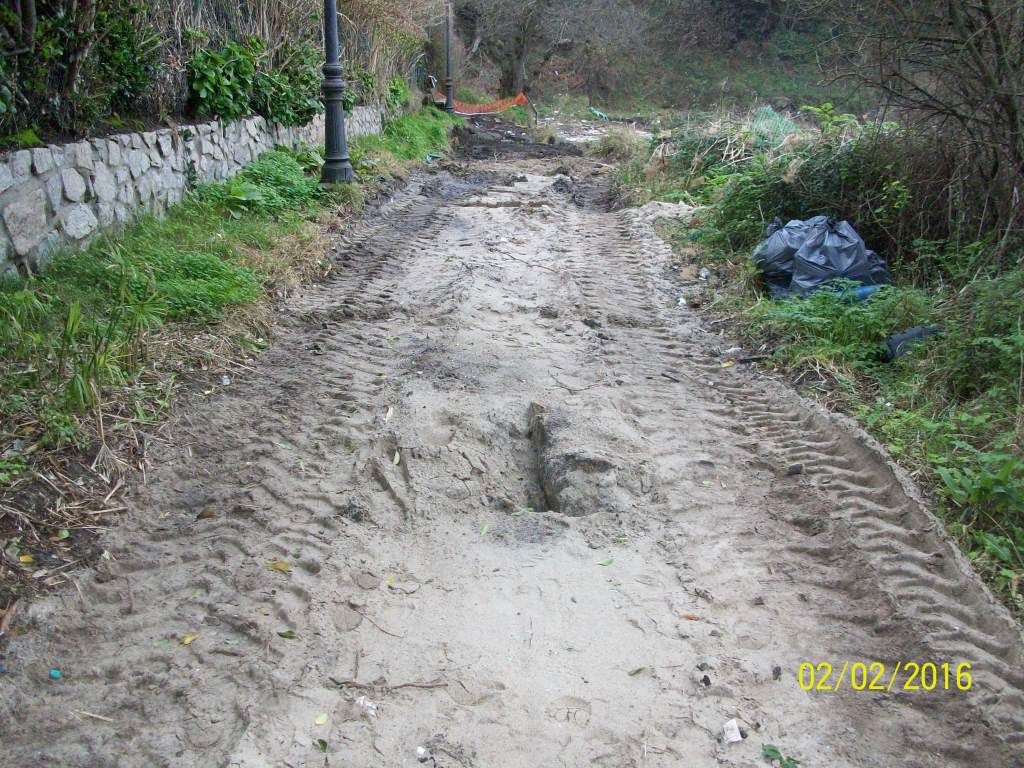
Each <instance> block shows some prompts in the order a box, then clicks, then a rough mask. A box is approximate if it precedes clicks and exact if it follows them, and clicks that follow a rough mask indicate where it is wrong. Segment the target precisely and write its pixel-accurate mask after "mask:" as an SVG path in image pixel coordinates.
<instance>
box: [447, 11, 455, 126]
mask: <svg viewBox="0 0 1024 768" xmlns="http://www.w3.org/2000/svg"><path fill="white" fill-rule="evenodd" d="M444 60H445V78H444V108H445V110H447V111H448V112H449V113H451V114H454V113H455V86H454V83H453V80H452V3H451V0H447V2H445V4H444Z"/></svg>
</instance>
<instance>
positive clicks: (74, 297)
mask: <svg viewBox="0 0 1024 768" xmlns="http://www.w3.org/2000/svg"><path fill="white" fill-rule="evenodd" d="M452 122H453V121H452V120H451V119H450V118H448V116H447V115H445V114H444V113H441V112H437V111H435V110H425V111H423V112H419V113H416V114H412V115H407V116H405V117H402V118H399V119H397V120H394V121H392V122H390V123H389V124H388V125H387V127H386V129H385V131H384V133H383V135H381V136H379V137H365V138H362V139H359V140H357V141H356V142H354V143H353V144H354V146H353V149H354V152H353V154H354V155H357V156H358V157H360V158H361V160H362V168H361V171H362V172H361V179H362V180H363V181H366V182H368V183H375V182H376V181H377V176H379V175H381V173H382V172H384V171H385V170H386V167H391V166H395V165H399V164H402V163H408V162H409V161H413V160H422V159H423V158H424V157H425V156H426V155H427V154H428V153H429V152H433V151H438V150H443V149H444V148H446V147H447V146H448V130H449V128H450V126H451V125H452ZM371 161H373V162H375V163H377V165H378V167H376V168H374V169H372V170H371V169H369V168H367V167H366V164H367V163H369V162H371ZM321 162H322V160H321V158H320V156H319V154H318V153H316V152H303V153H293V152H288V151H285V150H275V151H272V152H269V153H267V154H266V155H264V156H263V157H262V158H260V159H259V160H258V161H256V162H255V163H253V164H252V165H250V166H248V167H247V168H246V169H245V170H244V171H243V172H242V173H240V174H239V175H238V176H236V177H235V178H232V179H229V180H227V181H223V182H218V183H214V184H207V185H202V186H199V187H198V188H196V189H195V190H194V191H193V192H192V193H190V195H189V196H188V198H187V199H186V200H185V201H184V202H183V203H181V204H180V205H178V206H175V207H174V208H173V209H172V210H171V211H170V212H169V214H168V215H167V216H166V218H163V219H156V218H152V217H148V218H144V219H142V220H140V221H138V222H137V223H135V224H134V225H132V226H130V227H128V228H127V229H125V230H124V231H122V232H119V233H116V234H112V235H108V236H104V237H102V238H100V239H98V240H97V241H95V242H94V243H93V244H92V245H91V246H90V247H89V248H88V249H87V250H85V251H82V252H70V251H69V252H62V253H59V254H57V255H56V256H55V258H54V260H53V262H52V263H51V265H50V266H49V267H48V268H47V269H46V270H45V271H43V272H42V273H41V274H39V275H36V276H34V277H31V278H29V279H19V280H14V281H7V282H5V283H2V284H0V363H2V374H0V417H2V423H3V427H2V430H0V438H2V440H3V444H4V445H10V444H11V442H12V440H14V438H15V437H18V439H19V440H20V443H21V444H22V445H23V446H24V448H23V449H22V451H21V452H20V453H19V454H16V455H15V456H13V457H10V459H9V460H5V464H4V466H3V467H2V468H0V477H4V478H6V480H5V481H4V484H5V485H6V484H7V483H8V482H9V481H10V476H11V475H12V473H16V472H17V471H18V468H19V467H21V468H24V466H26V463H25V462H21V463H19V460H20V458H21V457H22V456H24V457H28V456H29V455H31V454H32V453H33V452H35V451H37V450H39V449H44V450H49V449H60V448H65V447H69V446H72V447H80V446H83V445H84V444H85V443H86V442H88V441H90V440H91V439H92V438H93V437H94V436H95V435H94V433H93V432H92V431H91V430H92V425H93V423H94V418H93V417H94V416H95V414H96V412H98V411H99V410H100V409H102V408H104V407H106V406H107V405H108V404H112V407H115V406H116V408H117V409H119V410H120V411H121V412H125V413H128V414H140V415H143V416H146V414H148V413H150V412H151V411H152V410H153V409H158V408H162V407H164V406H165V405H166V397H165V396H164V394H163V386H164V383H165V382H163V381H158V379H160V377H159V376H155V375H154V370H153V367H154V366H153V358H154V355H156V350H158V349H163V348H164V347H165V346H166V344H165V341H166V340H167V339H170V338H171V337H174V336H175V335H176V334H177V335H180V332H181V331H182V330H184V329H186V328H191V329H196V330H197V331H198V329H200V328H202V327H206V326H211V325H213V324H217V323H220V322H222V321H224V320H225V319H227V318H230V317H231V316H232V315H233V313H236V312H238V311H241V310H244V309H245V308H246V307H249V306H253V305H255V304H257V303H258V302H259V301H260V300H261V299H262V298H263V297H264V296H265V295H266V293H267V289H269V288H271V287H273V286H275V285H277V284H278V283H279V282H280V281H282V280H287V281H291V282H295V281H296V280H297V279H301V277H302V275H301V274H299V273H301V272H302V269H304V268H308V267H309V266H310V265H309V264H306V265H305V267H302V266H300V265H299V264H298V262H300V261H302V260H303V259H304V260H306V261H307V262H308V261H309V260H310V259H313V258H315V259H319V258H320V257H319V256H318V255H313V256H311V255H310V254H309V252H308V251H309V249H308V248H307V249H302V248H293V249H291V250H290V251H289V250H288V249H285V250H284V251H282V252H280V253H279V252H278V251H279V249H280V246H282V245H283V244H284V243H286V242H287V241H288V239H289V238H301V237H302V236H304V233H308V232H309V231H311V228H310V227H309V220H310V219H312V218H314V217H315V216H317V215H318V214H320V213H321V212H322V211H324V210H326V209H327V207H329V206H338V205H339V204H340V203H343V202H345V201H358V199H359V198H360V194H361V193H360V189H361V185H358V184H356V185H350V186H339V187H336V188H334V189H331V190H328V189H325V188H323V187H322V186H321V185H320V184H319V183H318V180H317V173H318V170H319V166H320V164H321ZM303 251H305V252H303ZM157 356H159V355H157Z"/></svg>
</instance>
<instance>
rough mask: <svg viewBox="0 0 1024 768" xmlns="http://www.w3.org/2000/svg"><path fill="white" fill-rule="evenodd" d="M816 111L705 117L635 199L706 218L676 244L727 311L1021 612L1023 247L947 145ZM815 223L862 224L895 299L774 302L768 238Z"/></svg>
mask: <svg viewBox="0 0 1024 768" xmlns="http://www.w3.org/2000/svg"><path fill="white" fill-rule="evenodd" d="M805 113H807V115H808V117H809V118H810V120H809V121H807V122H806V123H805V124H804V125H802V126H798V125H796V124H794V123H792V122H790V121H788V120H786V119H785V118H782V117H781V116H778V115H774V113H771V111H770V110H761V111H759V112H755V113H752V114H750V115H741V116H737V115H691V116H689V117H688V118H685V119H683V120H681V121H680V122H679V123H678V124H677V125H676V126H675V128H674V130H673V137H672V139H671V140H669V141H668V142H667V143H666V144H664V145H662V146H659V147H657V148H656V149H655V151H654V152H653V156H652V154H651V151H650V150H646V151H644V152H643V153H640V154H638V155H634V159H633V160H632V161H631V162H629V163H627V164H626V165H624V166H623V168H622V170H621V172H620V179H619V186H620V194H621V196H622V197H623V198H624V199H625V200H627V201H629V202H633V203H642V202H645V201H646V200H650V199H659V200H666V201H684V202H689V203H691V204H694V205H697V206H701V210H700V212H699V214H698V216H697V217H696V219H695V221H694V223H693V224H692V225H691V226H689V227H675V228H673V229H672V230H671V231H670V233H669V236H670V238H671V239H672V240H673V242H674V244H675V245H676V246H677V250H678V251H679V252H680V253H683V254H686V255H688V256H689V257H691V258H694V259H696V260H697V261H699V262H700V263H701V264H702V265H704V266H708V267H709V268H710V269H712V270H713V272H716V273H717V274H719V275H720V276H722V277H724V278H725V281H724V286H723V288H722V289H721V290H720V292H719V295H718V296H717V297H716V299H715V302H714V303H715V306H716V309H718V310H721V311H722V312H724V313H727V314H728V316H730V317H731V318H732V319H733V320H734V324H735V326H734V327H735V329H736V330H737V332H739V333H740V334H742V335H743V336H745V337H746V338H747V339H748V341H749V342H750V343H751V344H753V345H756V346H758V347H760V348H761V349H763V350H764V351H765V352H766V353H768V354H770V355H771V356H772V360H773V361H774V363H775V364H776V365H777V366H778V367H780V368H781V369H783V370H785V371H786V372H788V373H790V374H791V375H792V376H793V377H794V378H795V380H796V381H797V382H798V383H799V384H800V385H801V386H802V387H803V388H804V389H805V391H807V392H808V393H810V394H812V395H815V396H817V397H819V398H821V399H823V400H826V401H827V402H829V403H830V404H831V405H834V406H837V407H839V408H842V409H844V410H845V411H847V412H848V413H850V414H852V415H854V416H855V417H857V418H858V419H859V420H860V421H861V423H863V424H864V425H865V426H866V427H867V428H868V430H869V431H871V432H872V433H873V434H874V435H875V436H876V437H878V438H879V439H880V440H881V441H882V442H883V443H884V444H885V445H886V446H887V447H888V449H889V451H890V452H891V454H892V455H893V456H895V457H896V458H897V459H898V460H899V461H900V462H901V463H903V464H904V465H905V466H906V467H908V468H909V469H910V470H911V471H912V472H914V473H915V474H916V475H917V476H918V478H919V479H921V480H922V481H924V482H925V483H926V484H928V485H930V486H931V487H932V488H933V489H934V490H935V491H936V493H937V496H938V498H939V501H940V511H941V512H942V514H943V515H944V517H945V519H946V521H947V523H948V525H949V528H950V530H951V531H952V532H953V533H954V534H955V535H956V536H957V537H958V539H959V540H960V541H961V543H962V545H963V546H964V548H965V550H966V551H967V552H968V554H969V556H970V557H971V558H972V559H973V560H974V562H975V563H976V565H977V566H978V568H979V569H980V570H982V571H983V572H984V573H985V574H986V575H987V576H988V577H989V578H990V580H991V583H992V584H993V586H994V588H995V589H996V590H997V591H998V592H999V593H1000V594H1001V595H1002V596H1003V597H1004V599H1006V600H1007V602H1008V603H1010V604H1011V605H1013V606H1014V607H1015V609H1016V610H1017V611H1018V612H1022V611H1024V589H1022V585H1021V580H1022V579H1024V451H1022V437H1024V238H1022V233H1021V232H1020V230H1019V229H1016V228H1015V227H1014V226H1013V221H1014V219H1013V217H1012V216H1011V217H1010V219H1009V221H1010V223H1009V224H1006V223H1005V222H1006V219H1000V218H999V217H998V215H997V213H998V211H999V207H1000V201H999V200H998V199H996V198H995V195H993V193H992V192H991V191H989V190H986V189H985V188H984V187H983V185H979V184H975V183H974V182H972V180H971V179H972V177H971V175H970V174H969V173H967V172H965V170H964V168H965V164H969V163H970V162H971V161H970V158H969V157H964V156H961V155H959V154H958V153H957V148H956V147H949V146H944V145H943V144H942V142H941V140H940V138H939V137H935V136H933V135H931V134H929V133H927V132H923V131H918V130H914V129H910V128H901V127H898V126H896V125H893V124H871V125H865V124H862V123H860V122H859V121H858V120H857V119H856V118H854V117H852V116H849V115H842V114H838V113H837V112H836V111H835V110H834V109H833V108H832V107H831V106H830V105H824V106H822V107H817V108H814V109H809V108H808V109H805ZM773 115H774V116H773ZM809 123H813V125H810V124H809ZM818 214H824V215H829V216H835V217H837V218H843V219H847V220H849V221H850V222H851V224H853V226H854V227H855V228H856V229H857V231H858V232H859V233H860V234H861V236H862V237H863V238H864V239H865V241H866V242H867V244H868V246H869V247H871V248H874V249H875V250H877V251H879V253H881V254H882V255H883V256H884V257H885V258H886V259H887V260H888V262H889V265H890V267H891V269H892V272H893V275H894V284H893V285H892V286H887V287H884V288H882V289H881V290H880V291H878V292H877V293H876V294H874V295H873V296H872V297H871V298H870V299H869V300H867V301H864V302H854V301H851V300H850V299H849V297H848V295H847V294H846V293H844V292H843V291H842V290H820V291H818V292H816V293H813V294H811V295H810V296H808V297H806V298H790V299H785V300H777V301H773V300H770V299H768V298H767V295H766V294H765V293H764V292H763V291H762V289H761V285H760V283H759V280H758V276H757V274H756V271H755V269H754V268H753V266H752V264H751V261H750V255H751V252H752V250H753V248H754V247H755V246H756V244H757V243H758V242H759V241H760V240H761V239H762V237H763V236H764V231H765V225H766V224H767V223H768V222H770V221H771V220H772V219H773V218H775V217H780V218H781V219H782V220H784V221H785V220H788V219H795V218H799V219H807V218H810V217H811V216H814V215H818ZM838 288H842V286H838ZM924 324H935V325H938V326H940V327H941V328H942V334H941V336H940V337H936V338H933V339H932V340H929V341H925V342H923V343H921V344H919V345H918V346H916V347H914V348H913V349H912V350H911V351H910V352H909V354H906V355H904V356H902V357H899V358H898V359H896V360H894V361H892V362H885V361H884V359H883V355H882V351H883V342H884V341H885V340H886V339H887V338H888V337H890V336H891V335H893V334H895V333H898V332H901V331H905V330H907V329H909V328H912V327H915V326H919V325H924Z"/></svg>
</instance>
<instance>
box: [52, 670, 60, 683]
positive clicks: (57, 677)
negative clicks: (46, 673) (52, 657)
mask: <svg viewBox="0 0 1024 768" xmlns="http://www.w3.org/2000/svg"><path fill="white" fill-rule="evenodd" d="M60 677H61V673H60V670H59V669H56V668H54V669H51V670H50V679H51V680H60Z"/></svg>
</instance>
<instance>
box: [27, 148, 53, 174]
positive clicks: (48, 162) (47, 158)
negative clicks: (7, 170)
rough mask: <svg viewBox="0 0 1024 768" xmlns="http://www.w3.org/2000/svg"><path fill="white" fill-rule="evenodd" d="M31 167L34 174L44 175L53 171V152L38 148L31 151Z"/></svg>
mask: <svg viewBox="0 0 1024 768" xmlns="http://www.w3.org/2000/svg"><path fill="white" fill-rule="evenodd" d="M32 167H33V168H34V169H35V171H36V173H46V172H47V171H52V170H53V152H51V151H50V149H49V148H48V147H39V148H38V149H33V150H32Z"/></svg>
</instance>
